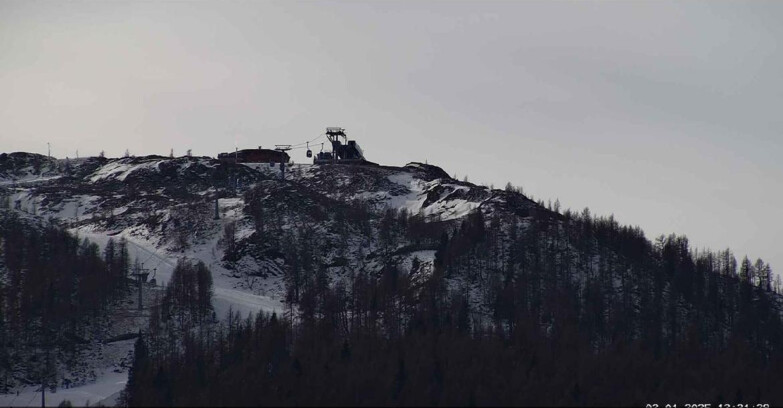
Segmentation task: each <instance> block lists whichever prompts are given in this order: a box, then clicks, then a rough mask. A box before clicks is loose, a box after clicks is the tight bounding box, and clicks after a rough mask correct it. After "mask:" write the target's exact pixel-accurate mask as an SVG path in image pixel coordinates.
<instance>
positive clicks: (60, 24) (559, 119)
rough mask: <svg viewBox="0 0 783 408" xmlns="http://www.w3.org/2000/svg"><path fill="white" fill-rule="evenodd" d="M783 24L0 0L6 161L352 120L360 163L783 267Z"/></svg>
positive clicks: (736, 8) (272, 135) (777, 13)
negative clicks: (510, 195)
mask: <svg viewBox="0 0 783 408" xmlns="http://www.w3.org/2000/svg"><path fill="white" fill-rule="evenodd" d="M781 21H783V2H739V1H734V2H727V3H721V2H716V1H703V2H697V1H687V2H671V3H667V2H661V1H654V2H639V1H634V2H615V1H613V2H583V1H580V2H576V1H574V2H566V1H549V2H528V1H506V2H497V3H491V2H487V1H480V2H468V1H459V2H447V1H437V2H421V1H415V2H414V1H394V2H381V1H365V2H348V1H342V2H325V1H318V2H289V1H286V2H260V1H257V2H256V1H252V2H251V1H248V2H217V1H215V2H198V3H194V2H64V1H63V2H30V1H20V2H12V1H3V0H0V151H6V152H10V151H32V152H39V153H44V154H45V153H46V143H47V142H51V144H52V154H53V155H54V156H57V157H61V158H62V157H65V156H70V157H73V156H75V154H76V150H77V149H78V150H79V152H80V155H82V156H84V155H95V154H97V153H98V152H99V151H101V150H105V151H106V154H107V155H108V156H120V155H122V154H123V152H124V151H125V149H129V150H130V152H131V153H132V154H136V155H141V154H153V153H155V154H162V155H166V154H168V153H169V149H171V148H173V149H174V152H175V154H183V153H184V152H185V150H187V149H192V150H193V154H196V155H207V156H216V155H217V153H218V152H221V151H230V150H233V148H234V145H235V143H237V144H238V146H239V147H240V148H250V147H256V146H259V145H264V146H272V145H274V144H284V143H285V144H296V143H300V142H303V141H305V140H309V139H313V138H315V137H317V136H318V135H319V134H321V133H322V132H323V130H324V128H325V127H326V126H342V127H344V128H346V131H347V133H348V135H349V136H350V137H352V138H355V139H356V140H357V141H358V142H359V144H360V145H361V146H362V147H363V149H364V151H365V154H366V156H367V158H368V159H369V160H372V161H375V162H379V163H382V164H388V165H404V164H405V163H407V162H410V161H425V160H426V161H428V162H429V163H431V164H437V165H439V166H441V167H443V168H444V169H445V170H446V171H447V172H448V173H449V174H456V175H457V176H458V177H459V178H463V177H464V176H465V175H467V176H468V177H469V180H470V181H473V182H477V183H486V184H490V183H494V185H495V187H499V188H502V187H503V185H504V184H505V183H506V182H508V181H510V182H511V183H512V184H514V185H520V186H522V187H523V188H524V190H525V192H526V193H528V194H532V195H533V196H534V197H535V198H536V199H538V198H543V199H552V200H554V199H555V198H559V199H560V201H561V203H562V205H563V207H564V208H568V207H571V208H574V209H581V208H584V207H585V206H588V207H590V209H591V210H592V211H593V213H596V214H601V215H609V214H612V213H613V214H615V217H616V218H617V219H618V220H619V221H620V222H621V223H624V224H631V225H639V226H641V227H642V228H644V230H645V231H646V232H647V235H648V237H650V238H653V237H654V236H656V235H658V234H661V233H670V232H676V233H681V234H682V233H684V234H687V235H688V237H689V238H690V239H691V243H692V244H693V245H694V246H696V247H710V248H713V249H722V248H726V247H731V248H733V249H734V250H735V253H736V254H737V256H738V258H740V259H741V257H742V256H743V255H745V254H748V255H749V256H750V257H752V258H754V259H755V258H756V257H761V258H763V259H765V260H767V261H768V262H770V263H772V267H773V269H774V270H776V272H778V273H779V272H781V271H783V251H781V244H780V243H781V240H782V239H783V191H782V190H781V181H782V180H783V164H782V163H783V161H781V157H782V156H783V141H782V140H781V135H783V113H781V112H780V111H781V107H783V76H781V75H783V49H781V43H783V25H781V24H780V22H781ZM319 148H320V145H319V146H318V148H317V149H319ZM317 149H316V150H317ZM293 158H294V160H295V161H299V162H305V161H306V158H305V157H304V152H303V151H299V152H296V153H295V154H294V155H293Z"/></svg>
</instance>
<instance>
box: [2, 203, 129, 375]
mask: <svg viewBox="0 0 783 408" xmlns="http://www.w3.org/2000/svg"><path fill="white" fill-rule="evenodd" d="M128 268H129V256H128V249H127V245H126V243H125V241H124V240H120V241H119V242H115V241H114V240H109V242H108V244H107V246H106V248H105V250H104V251H103V253H101V252H100V250H99V248H98V246H97V245H96V244H94V243H91V242H90V241H88V240H87V239H83V240H82V239H79V238H78V237H75V236H73V235H71V234H70V233H68V232H67V231H65V230H64V229H63V228H61V227H59V226H57V225H55V224H52V223H42V224H37V223H35V222H33V221H30V220H26V219H22V218H19V217H18V216H17V215H16V214H15V213H13V212H11V211H0V344H1V345H2V347H0V390H7V389H8V388H9V387H12V386H14V385H15V384H17V383H20V382H22V383H29V382H31V381H32V382H38V381H39V379H40V378H41V377H44V378H47V377H48V378H49V381H47V382H49V383H50V384H52V386H55V385H56V383H57V378H56V371H57V370H56V365H57V361H58V360H61V359H67V358H75V356H76V352H77V351H78V350H79V347H80V346H81V345H83V344H85V343H87V342H88V340H86V339H87V338H89V337H90V336H89V334H88V331H89V330H88V329H89V327H91V321H95V320H97V319H96V318H97V317H98V316H99V315H101V314H102V313H104V312H105V311H106V310H107V306H108V305H109V304H110V302H111V301H112V300H114V299H116V298H118V296H119V295H120V294H121V293H122V292H123V290H124V289H125V288H126V286H127V285H128V282H127V274H128Z"/></svg>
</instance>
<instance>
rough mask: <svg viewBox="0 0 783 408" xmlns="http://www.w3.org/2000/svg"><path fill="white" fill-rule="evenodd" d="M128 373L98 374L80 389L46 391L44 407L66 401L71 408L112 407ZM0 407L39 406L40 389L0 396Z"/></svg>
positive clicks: (32, 388) (126, 380) (22, 390)
mask: <svg viewBox="0 0 783 408" xmlns="http://www.w3.org/2000/svg"><path fill="white" fill-rule="evenodd" d="M127 382H128V373H127V372H124V373H116V372H113V371H106V372H102V373H99V374H98V380H97V381H95V382H93V383H90V384H86V385H82V386H80V387H74V388H67V389H63V388H60V389H58V390H57V392H55V393H51V392H49V390H47V391H46V393H45V395H44V399H45V402H46V406H55V407H56V406H57V405H59V404H60V403H61V402H63V401H65V400H68V401H70V402H71V404H72V405H73V406H85V405H87V404H88V403H89V404H90V405H96V404H97V403H99V402H100V403H102V404H105V405H107V406H112V405H114V404H115V403H116V397H117V396H118V395H119V394H118V393H119V392H120V391H122V389H123V388H125V384H126V383H127ZM0 406H3V407H9V406H10V407H35V406H41V387H40V386H38V387H25V388H23V389H21V390H20V391H19V395H17V394H16V393H13V394H0Z"/></svg>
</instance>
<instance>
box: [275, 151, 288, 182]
mask: <svg viewBox="0 0 783 408" xmlns="http://www.w3.org/2000/svg"><path fill="white" fill-rule="evenodd" d="M275 150H277V151H278V152H280V179H281V180H285V155H286V154H287V153H286V152H287V151H289V150H291V145H275Z"/></svg>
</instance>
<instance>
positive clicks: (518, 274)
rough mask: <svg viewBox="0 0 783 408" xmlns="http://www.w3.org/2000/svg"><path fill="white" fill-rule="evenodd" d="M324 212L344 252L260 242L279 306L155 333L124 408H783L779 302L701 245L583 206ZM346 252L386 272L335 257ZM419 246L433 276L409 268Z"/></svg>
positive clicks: (746, 269) (765, 274)
mask: <svg viewBox="0 0 783 408" xmlns="http://www.w3.org/2000/svg"><path fill="white" fill-rule="evenodd" d="M254 211H255V213H259V214H265V216H266V217H267V218H266V220H274V217H275V215H274V211H273V210H272V209H269V208H262V207H258V208H254ZM321 216H323V217H328V216H327V215H321ZM333 217H335V218H336V217H346V218H345V220H346V221H349V222H345V223H340V225H341V228H345V229H346V231H338V230H336V229H332V231H331V234H335V235H336V236H338V237H341V236H342V237H344V238H345V239H342V240H340V239H330V238H334V235H332V236H330V235H329V234H330V232H327V231H324V229H321V228H318V227H317V226H312V227H308V226H307V225H302V226H301V228H299V229H297V230H296V231H295V232H292V231H291V230H287V231H282V229H280V230H279V234H280V235H278V237H280V239H279V240H276V241H275V242H274V244H268V243H265V244H264V245H267V246H271V247H272V248H271V249H270V248H267V250H271V251H274V253H277V254H280V255H282V256H283V257H284V258H285V262H286V269H285V276H284V278H285V283H286V288H287V302H289V305H290V309H289V310H288V311H286V312H285V313H284V314H282V315H279V314H272V315H267V314H258V315H255V316H248V317H247V318H243V317H242V316H239V315H235V314H231V315H229V316H228V318H227V319H226V321H224V322H221V323H214V320H213V321H212V323H209V324H206V325H202V326H201V328H200V329H199V330H194V329H191V330H185V331H183V332H181V337H179V340H178V341H179V342H178V343H177V344H179V346H178V347H169V348H168V349H166V351H165V352H161V351H160V350H161V347H160V346H159V344H161V341H162V340H161V338H164V337H162V336H161V334H160V333H161V331H157V332H156V331H154V330H150V331H149V333H148V334H146V335H145V336H143V337H141V338H140V339H139V340H138V342H137V345H136V350H137V351H136V356H135V361H134V366H133V370H132V372H131V377H130V381H129V386H128V388H127V391H126V397H127V402H128V403H129V404H130V405H132V406H136V405H189V404H199V405H203V404H207V405H341V404H347V405H381V404H383V405H386V404H390V405H392V404H393V405H421V404H424V405H441V404H445V405H603V404H610V405H629V404H635V405H636V404H638V405H641V404H646V403H651V402H664V401H665V402H679V403H685V402H697V401H698V402H714V403H739V402H741V403H754V402H759V403H771V404H774V403H783V327H782V326H781V318H780V306H779V304H780V295H779V294H778V293H776V292H775V289H776V285H775V284H774V281H773V280H772V279H771V277H772V276H773V274H772V271H771V268H770V266H769V265H768V264H766V263H765V262H763V261H762V260H757V261H755V262H751V261H750V260H749V259H747V258H745V259H743V260H742V261H741V262H739V263H738V262H737V260H736V258H735V257H734V255H733V254H732V253H731V251H730V250H724V251H718V252H712V251H700V250H694V249H692V248H690V246H689V242H688V239H687V238H686V237H684V236H676V235H670V236H661V237H658V238H656V239H655V240H652V241H651V240H649V239H647V238H646V237H645V235H644V233H643V231H642V230H641V229H639V228H638V227H629V226H621V225H619V223H617V222H616V221H615V220H614V218H613V217H596V216H593V215H592V214H591V213H590V211H589V210H587V209H585V210H584V211H582V212H579V213H575V212H571V211H565V212H564V213H563V214H560V213H558V212H556V211H536V212H532V213H531V215H529V216H525V217H523V216H518V215H511V214H508V215H505V214H499V213H498V212H490V213H486V214H485V213H484V212H483V211H482V209H481V208H479V209H478V210H477V211H474V212H472V213H471V214H470V215H468V216H467V217H465V218H464V219H462V220H460V221H457V222H451V223H449V222H428V221H425V220H424V219H423V218H422V217H421V216H419V215H412V214H407V213H405V212H398V211H395V210H386V211H380V212H378V211H370V210H368V209H367V208H363V209H362V210H361V211H347V210H346V211H342V212H341V211H336V212H335V214H334V215H333ZM352 217H356V218H357V219H355V220H354V219H352ZM353 221H355V222H353ZM256 223H257V224H259V225H262V226H263V228H265V230H266V231H268V232H273V231H274V230H275V228H277V227H276V225H281V223H280V224H278V223H270V222H264V220H263V219H262V220H258V219H257V220H256ZM270 224H271V225H270ZM335 231H336V232H335ZM254 239H256V240H258V241H259V242H260V238H258V237H255V238H254ZM346 242H352V243H355V242H360V243H362V246H363V248H366V251H367V252H363V251H359V253H361V254H363V255H364V256H363V257H362V258H363V259H372V260H373V261H374V262H375V263H376V264H377V265H380V268H375V269H369V268H366V267H362V266H361V264H358V265H357V264H349V265H346V264H345V263H341V262H337V261H336V260H335V259H336V257H335V253H338V254H339V253H341V251H343V252H344V251H348V250H350V248H343V249H341V248H340V246H341V245H346V244H345V243H346ZM258 245H259V246H260V245H262V244H260V243H259V244H258ZM426 248H431V249H432V250H434V253H435V255H434V259H433V260H432V261H431V266H430V267H429V268H427V267H423V266H422V265H423V264H424V263H426V260H420V259H413V260H412V262H410V263H406V262H403V259H404V258H405V254H406V253H408V252H411V251H414V250H421V249H426ZM354 250H355V249H354ZM338 258H339V257H338ZM403 265H409V266H407V267H403ZM335 269H342V270H343V271H345V270H346V269H347V270H348V273H343V274H340V275H339V276H336V275H335V274H334V273H333V272H334V270H335ZM172 333H174V331H172ZM168 341H170V342H176V341H175V340H172V339H171V338H169V340H168ZM164 343H165V342H164Z"/></svg>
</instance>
